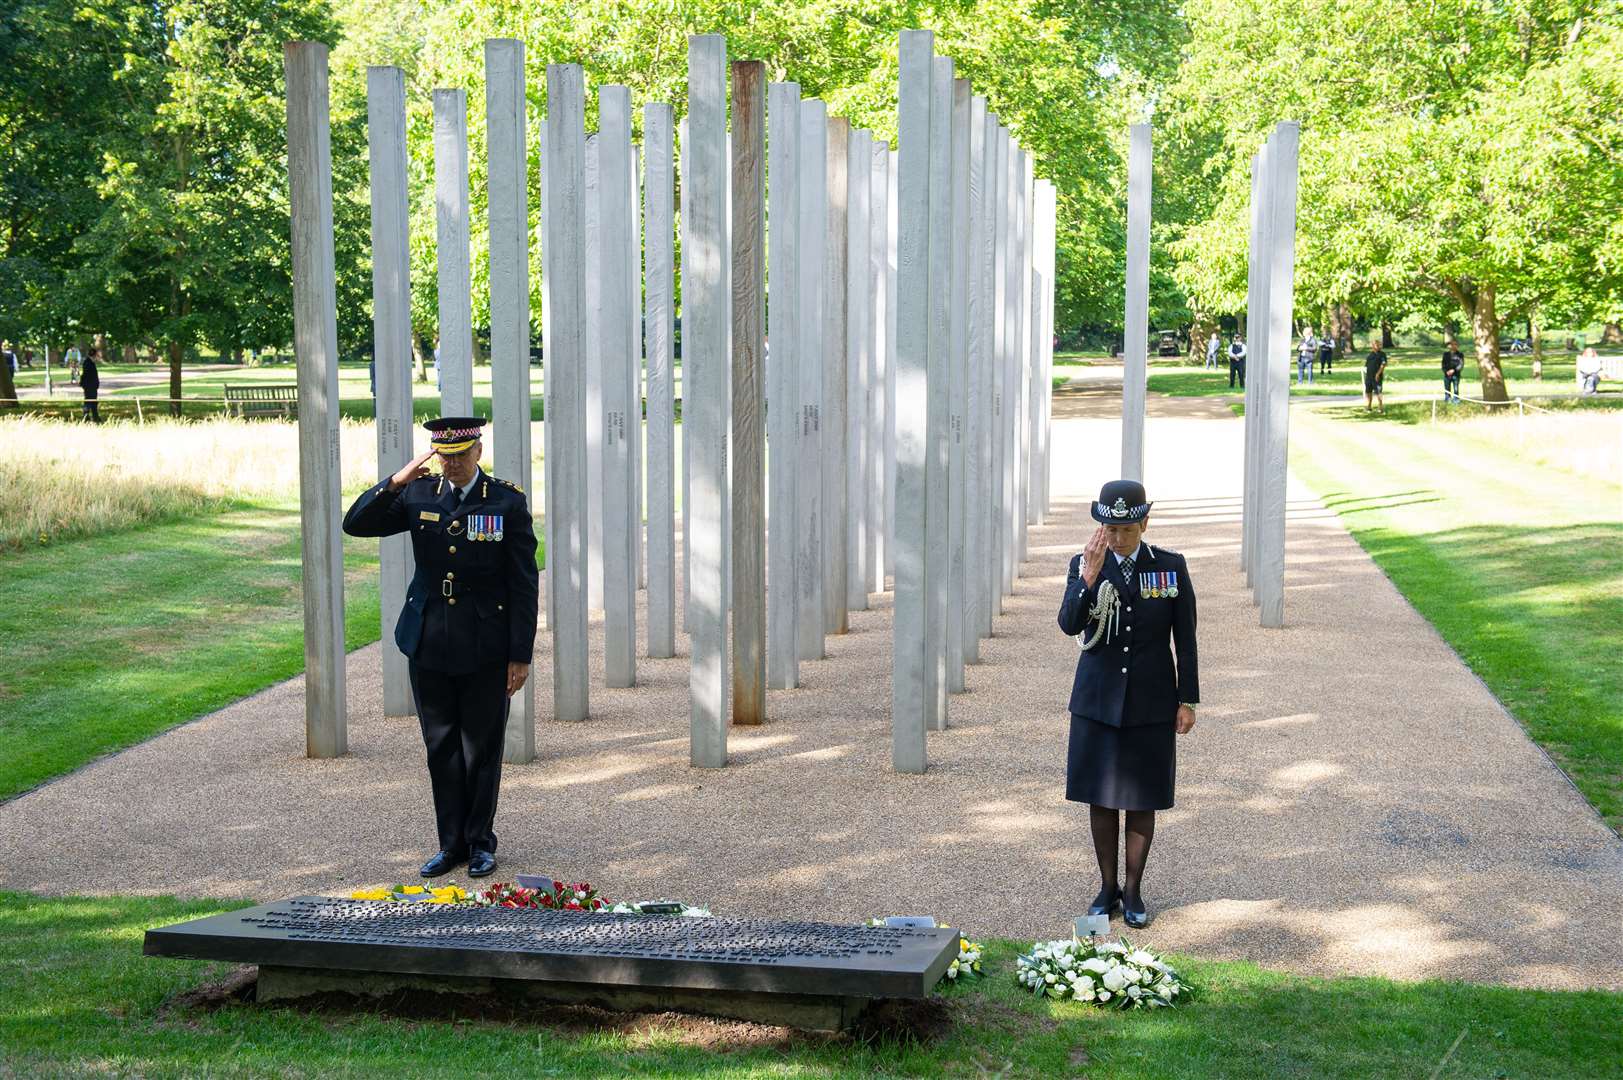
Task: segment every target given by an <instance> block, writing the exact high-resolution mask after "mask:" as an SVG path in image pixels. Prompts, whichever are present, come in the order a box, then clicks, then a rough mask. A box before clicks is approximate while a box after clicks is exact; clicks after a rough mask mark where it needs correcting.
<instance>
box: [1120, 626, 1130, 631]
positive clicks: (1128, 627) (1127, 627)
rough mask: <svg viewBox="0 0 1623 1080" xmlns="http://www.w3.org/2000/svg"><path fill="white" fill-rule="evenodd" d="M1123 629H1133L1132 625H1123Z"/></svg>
mask: <svg viewBox="0 0 1623 1080" xmlns="http://www.w3.org/2000/svg"><path fill="white" fill-rule="evenodd" d="M1122 629H1124V630H1131V629H1132V627H1131V626H1125V627H1122Z"/></svg>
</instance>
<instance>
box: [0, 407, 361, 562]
mask: <svg viewBox="0 0 1623 1080" xmlns="http://www.w3.org/2000/svg"><path fill="white" fill-rule="evenodd" d="M339 431H340V438H341V440H342V449H341V451H340V460H341V461H342V463H343V480H342V486H343V490H344V491H345V492H353V491H355V490H356V489H358V488H360V487H364V486H365V485H366V484H369V483H371V482H372V481H373V480H374V479H375V477H376V470H377V465H376V462H377V444H376V440H375V437H374V435H373V430H372V425H371V424H370V423H369V422H367V423H362V422H358V421H349V420H346V421H344V422H343V423H342V425H341V426H340V429H339ZM0 439H4V441H5V443H6V445H7V446H8V447H11V450H10V451H9V452H8V453H7V454H6V455H5V456H4V457H0V550H17V549H20V548H24V547H33V546H38V545H40V544H47V543H52V542H55V541H59V540H64V539H68V538H70V537H76V536H90V535H94V534H97V533H103V532H110V531H113V530H117V529H127V528H131V527H133V526H137V525H141V524H145V523H149V522H154V521H162V520H165V519H170V518H175V517H181V516H185V515H191V514H198V513H214V512H218V511H220V510H224V509H228V508H231V507H233V506H241V505H246V504H271V505H274V504H291V503H292V502H293V501H294V499H295V498H296V495H297V492H298V478H299V455H298V431H297V429H296V428H295V426H294V425H293V424H292V423H291V422H286V421H253V422H249V423H245V422H243V421H241V420H227V419H223V418H221V419H211V420H202V421H175V420H161V421H149V422H148V423H145V424H133V423H126V422H112V423H107V424H102V425H100V426H92V425H88V424H77V423H63V422H61V421H57V420H46V419H40V418H37V417H7V418H4V419H0Z"/></svg>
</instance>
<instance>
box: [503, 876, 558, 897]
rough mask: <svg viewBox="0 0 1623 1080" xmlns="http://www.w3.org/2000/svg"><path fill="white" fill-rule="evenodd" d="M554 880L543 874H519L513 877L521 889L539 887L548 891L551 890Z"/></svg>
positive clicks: (543, 890)
mask: <svg viewBox="0 0 1623 1080" xmlns="http://www.w3.org/2000/svg"><path fill="white" fill-rule="evenodd" d="M554 880H555V879H554V878H550V877H548V876H547V875H545V874H519V875H517V876H516V877H514V879H513V881H514V882H515V883H516V884H517V885H518V887H519V888H521V889H540V890H541V891H542V892H548V893H550V892H551V891H552V883H553V881H554Z"/></svg>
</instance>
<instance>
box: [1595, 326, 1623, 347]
mask: <svg viewBox="0 0 1623 1080" xmlns="http://www.w3.org/2000/svg"><path fill="white" fill-rule="evenodd" d="M1600 343H1601V344H1602V345H1623V323H1615V322H1609V323H1607V324H1606V329H1604V330H1602V331H1601V334H1600Z"/></svg>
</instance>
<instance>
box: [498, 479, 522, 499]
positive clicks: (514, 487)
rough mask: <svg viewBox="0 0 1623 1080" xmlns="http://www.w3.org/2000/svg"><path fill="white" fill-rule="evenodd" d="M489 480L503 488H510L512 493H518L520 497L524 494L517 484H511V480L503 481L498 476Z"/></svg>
mask: <svg viewBox="0 0 1623 1080" xmlns="http://www.w3.org/2000/svg"><path fill="white" fill-rule="evenodd" d="M491 479H492V480H494V481H496V483H498V484H501V485H503V486H504V487H510V488H512V489H513V490H514V491H516V492H518V493H519V494H520V495H522V494H524V489H523V488H521V487H519V486H518V485H517V484H515V483H513V481H511V480H503V479H502V478H501V477H499V476H492V477H491Z"/></svg>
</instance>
